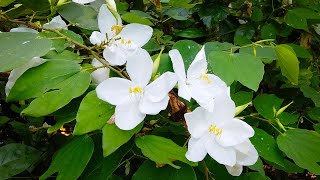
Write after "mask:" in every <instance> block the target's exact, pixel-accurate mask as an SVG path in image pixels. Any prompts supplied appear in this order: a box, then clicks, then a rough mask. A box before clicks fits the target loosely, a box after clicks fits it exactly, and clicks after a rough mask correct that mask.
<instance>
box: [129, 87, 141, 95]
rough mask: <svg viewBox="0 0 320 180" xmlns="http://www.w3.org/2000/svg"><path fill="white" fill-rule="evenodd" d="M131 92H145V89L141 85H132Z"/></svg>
mask: <svg viewBox="0 0 320 180" xmlns="http://www.w3.org/2000/svg"><path fill="white" fill-rule="evenodd" d="M129 92H130V93H134V94H136V93H143V89H142V88H141V87H139V86H136V87H131V88H130V90H129Z"/></svg>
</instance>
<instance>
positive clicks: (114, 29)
mask: <svg viewBox="0 0 320 180" xmlns="http://www.w3.org/2000/svg"><path fill="white" fill-rule="evenodd" d="M123 28H124V26H121V25H114V26H112V27H111V31H115V32H116V35H118V34H119V33H120V32H121V31H122V29H123Z"/></svg>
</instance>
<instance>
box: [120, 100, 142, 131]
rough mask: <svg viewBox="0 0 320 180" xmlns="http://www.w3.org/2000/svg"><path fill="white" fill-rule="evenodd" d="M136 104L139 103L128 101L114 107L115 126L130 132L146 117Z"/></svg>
mask: <svg viewBox="0 0 320 180" xmlns="http://www.w3.org/2000/svg"><path fill="white" fill-rule="evenodd" d="M138 103H139V101H130V102H128V103H125V104H121V105H118V106H117V107H116V111H115V124H116V125H117V126H118V127H119V128H120V129H122V130H131V129H133V128H135V127H136V126H137V125H139V124H140V123H141V122H142V121H143V120H144V118H145V117H146V115H145V114H143V113H141V112H140V110H139V104H138Z"/></svg>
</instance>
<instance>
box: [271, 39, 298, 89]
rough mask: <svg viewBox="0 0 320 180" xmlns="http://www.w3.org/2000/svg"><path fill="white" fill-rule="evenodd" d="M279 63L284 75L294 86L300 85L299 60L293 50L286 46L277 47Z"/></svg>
mask: <svg viewBox="0 0 320 180" xmlns="http://www.w3.org/2000/svg"><path fill="white" fill-rule="evenodd" d="M275 51H276V55H277V58H278V59H277V63H278V64H279V65H280V69H281V72H282V75H283V76H285V77H286V78H288V80H289V81H290V82H291V83H293V84H298V78H299V60H298V58H297V56H296V55H295V54H294V51H293V49H292V48H291V47H290V46H288V45H285V44H282V45H277V46H276V47H275Z"/></svg>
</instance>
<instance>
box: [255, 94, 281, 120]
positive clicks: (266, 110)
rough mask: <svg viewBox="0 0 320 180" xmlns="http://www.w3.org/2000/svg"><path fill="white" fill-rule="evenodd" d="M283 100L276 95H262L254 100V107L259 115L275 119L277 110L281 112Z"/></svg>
mask: <svg viewBox="0 0 320 180" xmlns="http://www.w3.org/2000/svg"><path fill="white" fill-rule="evenodd" d="M282 102H283V100H282V99H280V98H278V97H277V96H276V95H274V94H261V95H258V96H257V97H256V98H255V99H254V100H253V105H254V107H255V108H256V110H257V111H258V113H259V114H260V115H261V116H263V117H264V118H266V119H270V120H271V119H273V118H274V116H275V114H274V113H275V112H274V111H273V110H274V109H275V110H279V109H280V107H281V104H282Z"/></svg>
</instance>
